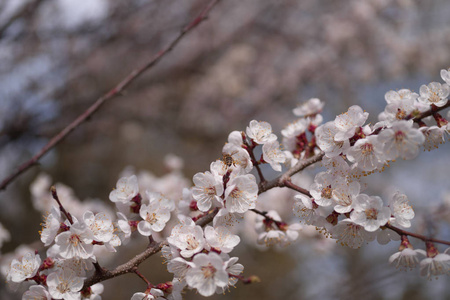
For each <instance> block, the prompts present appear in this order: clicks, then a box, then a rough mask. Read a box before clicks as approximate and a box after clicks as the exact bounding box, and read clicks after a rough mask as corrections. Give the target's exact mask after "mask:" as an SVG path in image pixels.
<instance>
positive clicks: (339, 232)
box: [331, 219, 376, 249]
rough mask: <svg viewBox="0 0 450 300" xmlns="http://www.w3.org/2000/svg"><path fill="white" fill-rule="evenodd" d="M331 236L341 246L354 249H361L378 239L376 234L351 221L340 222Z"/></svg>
mask: <svg viewBox="0 0 450 300" xmlns="http://www.w3.org/2000/svg"><path fill="white" fill-rule="evenodd" d="M331 235H332V237H333V239H337V242H338V243H340V244H341V245H343V246H344V245H345V246H348V247H350V248H353V249H357V248H359V247H361V245H362V244H363V243H367V242H371V241H373V240H374V239H375V237H376V233H375V232H369V231H366V230H365V229H364V227H363V226H361V225H358V224H356V223H355V222H353V221H352V220H351V219H344V220H342V221H339V223H338V224H337V225H335V226H334V227H332V229H331Z"/></svg>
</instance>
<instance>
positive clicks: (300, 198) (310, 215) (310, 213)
mask: <svg viewBox="0 0 450 300" xmlns="http://www.w3.org/2000/svg"><path fill="white" fill-rule="evenodd" d="M294 199H295V202H294V207H293V208H292V210H293V212H294V214H295V215H297V216H298V217H299V218H300V219H302V220H303V221H304V222H305V223H306V224H308V225H312V224H313V223H314V221H315V219H316V218H317V216H316V213H315V211H316V210H315V208H314V205H313V199H311V198H310V197H307V196H305V195H303V194H297V195H295V196H294ZM316 207H317V204H316Z"/></svg>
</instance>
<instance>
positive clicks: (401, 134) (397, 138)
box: [395, 130, 406, 143]
mask: <svg viewBox="0 0 450 300" xmlns="http://www.w3.org/2000/svg"><path fill="white" fill-rule="evenodd" d="M405 136H406V134H405V133H404V132H403V131H401V130H399V131H397V132H396V133H395V141H396V142H397V143H399V142H403V139H404V138H405Z"/></svg>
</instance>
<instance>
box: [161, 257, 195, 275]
mask: <svg viewBox="0 0 450 300" xmlns="http://www.w3.org/2000/svg"><path fill="white" fill-rule="evenodd" d="M192 266H193V264H192V263H191V262H188V261H186V260H185V259H184V258H182V257H175V258H173V259H171V260H169V262H168V263H167V270H168V271H169V272H170V273H173V274H174V275H175V277H177V278H184V277H185V276H186V273H187V271H188V270H189V268H191V267H192Z"/></svg>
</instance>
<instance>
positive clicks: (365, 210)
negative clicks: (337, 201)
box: [350, 194, 391, 232]
mask: <svg viewBox="0 0 450 300" xmlns="http://www.w3.org/2000/svg"><path fill="white" fill-rule="evenodd" d="M354 202H355V203H354V208H355V209H354V210H353V211H352V213H351V214H350V219H352V221H354V222H355V223H356V224H358V225H361V226H363V227H364V229H365V230H367V231H369V232H373V231H376V230H377V229H378V228H380V226H383V225H385V224H386V223H387V221H389V217H390V216H391V211H390V209H389V208H388V207H384V206H383V200H381V198H380V197H378V196H368V195H366V194H359V195H358V196H357V197H356V198H355V201H354Z"/></svg>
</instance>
